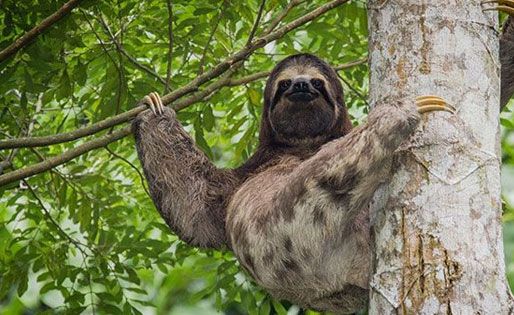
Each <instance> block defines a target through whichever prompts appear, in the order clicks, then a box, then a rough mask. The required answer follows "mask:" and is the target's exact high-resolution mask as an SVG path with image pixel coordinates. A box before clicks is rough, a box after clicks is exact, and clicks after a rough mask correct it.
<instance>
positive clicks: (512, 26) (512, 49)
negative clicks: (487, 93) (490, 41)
mask: <svg viewBox="0 0 514 315" xmlns="http://www.w3.org/2000/svg"><path fill="white" fill-rule="evenodd" d="M482 5H483V6H484V11H491V10H497V11H501V12H505V13H507V14H509V15H510V16H509V18H508V19H507V21H506V22H505V24H503V31H502V35H501V37H500V63H501V99H500V106H501V108H502V109H503V107H504V106H505V105H507V103H508V102H509V100H510V99H511V97H512V95H513V94H514V0H493V1H490V0H488V1H483V2H482Z"/></svg>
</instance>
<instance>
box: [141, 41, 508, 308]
mask: <svg viewBox="0 0 514 315" xmlns="http://www.w3.org/2000/svg"><path fill="white" fill-rule="evenodd" d="M511 33H514V32H511ZM505 38H507V37H506V36H504V39H503V42H502V45H503V48H505V47H506V46H505V45H506V41H505ZM510 39H511V41H509V43H508V45H511V47H512V42H514V39H513V38H512V37H510ZM502 51H503V52H504V53H505V52H506V49H503V50H502ZM511 51H512V50H511ZM502 63H503V65H504V70H506V69H510V71H512V70H513V69H514V66H513V65H514V60H513V58H512V57H510V59H509V58H506V57H505V56H502ZM509 67H510V68H509ZM503 73H505V71H504V72H503ZM513 78H514V76H505V77H504V80H507V81H502V83H504V82H510V83H508V84H507V85H503V84H502V104H505V103H506V102H507V100H508V98H509V97H510V96H511V95H512V92H513V87H514V84H513V82H512V81H508V80H512V79H513ZM504 93H508V96H506V94H505V95H504ZM142 102H143V103H144V104H147V105H148V106H149V107H150V109H151V110H147V111H144V112H142V113H141V114H139V115H138V117H137V118H136V119H135V120H134V122H133V132H134V135H135V141H136V148H137V151H138V155H139V159H140V161H141V164H142V167H143V170H144V173H145V176H146V178H147V181H148V183H149V188H150V192H151V197H152V199H153V202H154V203H155V205H156V207H157V210H158V211H159V213H160V214H161V216H162V217H163V218H164V220H165V221H166V223H167V224H168V225H169V227H170V228H171V230H172V231H174V232H175V233H176V234H177V235H178V236H179V237H180V238H181V239H182V240H183V241H185V242H187V243H189V244H190V245H192V246H197V247H201V248H214V249H230V250H232V251H233V252H234V253H235V255H236V257H237V258H238V260H239V262H240V264H241V266H242V267H243V268H244V269H245V270H246V271H247V272H248V273H249V274H250V275H251V276H252V277H253V279H255V281H256V282H257V283H258V284H259V285H260V286H262V287H263V288H264V289H266V290H267V291H268V292H269V293H270V294H271V295H272V296H273V297H275V298H277V299H285V300H288V301H290V302H293V303H296V304H298V305H300V306H302V307H305V308H310V309H315V310H323V311H332V312H337V313H352V312H355V311H357V310H359V309H361V308H362V307H364V306H365V303H366V301H367V296H368V280H369V272H370V257H371V252H370V242H369V240H370V235H369V223H368V213H367V211H368V203H369V202H370V200H371V198H372V196H373V194H374V192H375V191H376V189H377V188H378V186H379V185H380V184H381V183H382V182H384V181H386V180H387V179H388V176H390V167H389V165H390V161H391V159H392V156H393V155H394V152H395V150H397V149H398V147H399V146H400V145H401V143H402V142H404V141H405V140H406V139H408V138H409V137H410V136H411V135H412V134H413V133H414V131H415V130H416V128H417V126H418V124H419V122H420V118H421V115H423V114H425V113H427V112H433V111H447V112H452V109H451V108H450V107H449V106H448V105H446V103H445V102H444V101H443V100H442V99H440V98H437V97H432V96H426V97H421V98H418V99H417V100H407V99H405V100H400V101H396V102H394V104H395V105H388V106H384V105H380V104H379V105H377V106H375V108H374V109H373V110H372V111H371V112H370V114H369V116H368V120H367V122H366V123H364V124H362V125H361V126H359V127H356V128H353V127H352V123H351V121H350V118H349V115H348V112H347V109H346V107H345V104H344V100H343V88H342V85H341V83H340V81H339V80H338V77H337V74H336V72H335V71H334V70H333V68H332V67H330V66H329V65H328V64H327V63H326V62H324V61H322V60H321V59H319V58H318V57H316V56H314V55H311V54H298V55H293V56H290V57H287V58H285V59H284V60H282V61H281V62H279V63H278V64H277V65H276V66H275V68H274V69H273V70H272V72H271V74H270V76H269V78H268V80H267V83H266V87H265V90H264V107H263V112H262V120H261V127H260V134H259V145H258V147H257V149H256V152H255V153H254V154H253V156H251V158H249V160H248V161H246V162H245V163H244V164H243V165H242V166H240V167H238V168H236V169H219V168H217V167H215V166H214V165H213V164H212V163H211V162H210V161H209V160H208V158H207V157H206V156H205V154H204V153H202V151H200V150H199V149H198V148H197V147H196V146H195V144H194V142H193V140H192V139H191V137H190V136H189V135H188V134H187V133H186V132H185V130H184V129H183V128H182V126H181V125H180V123H179V122H178V120H177V118H176V116H175V112H174V111H173V110H172V109H170V108H167V107H164V106H163V104H162V101H161V99H160V97H159V96H158V95H157V94H156V93H151V94H149V95H147V96H146V97H145V98H144V99H143V101H142Z"/></svg>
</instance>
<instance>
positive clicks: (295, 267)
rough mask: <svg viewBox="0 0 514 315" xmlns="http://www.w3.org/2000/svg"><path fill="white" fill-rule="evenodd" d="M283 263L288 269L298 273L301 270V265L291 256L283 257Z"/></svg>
mask: <svg viewBox="0 0 514 315" xmlns="http://www.w3.org/2000/svg"><path fill="white" fill-rule="evenodd" d="M282 264H283V265H284V267H285V268H286V269H287V270H288V271H293V272H296V273H298V272H300V266H299V265H298V263H297V262H296V261H294V260H293V259H292V258H291V257H289V258H286V259H282Z"/></svg>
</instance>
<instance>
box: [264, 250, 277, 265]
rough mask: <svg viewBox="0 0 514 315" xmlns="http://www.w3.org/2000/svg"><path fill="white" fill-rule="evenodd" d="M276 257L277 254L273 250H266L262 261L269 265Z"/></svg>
mask: <svg viewBox="0 0 514 315" xmlns="http://www.w3.org/2000/svg"><path fill="white" fill-rule="evenodd" d="M274 258H275V254H274V253H273V251H272V250H269V251H266V253H265V254H264V256H262V262H263V264H264V265H266V266H269V265H271V264H272V263H273V259H274Z"/></svg>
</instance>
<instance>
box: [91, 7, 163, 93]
mask: <svg viewBox="0 0 514 315" xmlns="http://www.w3.org/2000/svg"><path fill="white" fill-rule="evenodd" d="M98 21H99V22H100V24H101V25H102V27H103V28H104V30H105V32H106V33H107V35H109V37H110V39H111V41H112V43H113V44H114V46H115V47H116V49H117V50H118V52H120V53H121V54H122V55H123V56H125V57H126V58H127V60H128V61H130V63H132V64H133V65H134V66H135V67H136V68H138V69H140V70H142V71H144V72H146V73H148V74H149V75H151V76H152V77H154V78H156V79H157V80H159V81H160V82H161V83H162V84H166V80H165V79H163V78H162V77H161V76H160V75H159V74H158V73H157V72H155V71H154V70H152V69H151V68H149V67H147V66H145V65H143V64H141V63H140V62H138V61H137V60H136V58H134V57H132V56H131V55H130V54H129V53H128V52H127V51H126V50H125V48H123V45H122V44H121V43H120V42H119V41H118V40H117V39H116V36H115V35H114V34H113V32H112V31H111V28H110V27H109V25H108V24H107V22H106V21H105V20H104V19H103V18H102V17H100V18H98Z"/></svg>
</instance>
